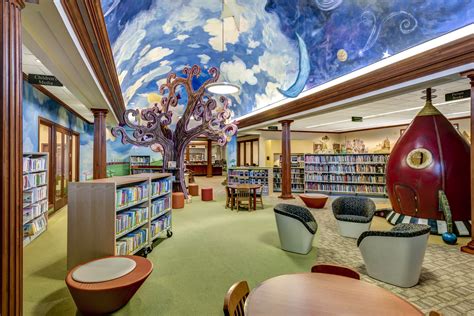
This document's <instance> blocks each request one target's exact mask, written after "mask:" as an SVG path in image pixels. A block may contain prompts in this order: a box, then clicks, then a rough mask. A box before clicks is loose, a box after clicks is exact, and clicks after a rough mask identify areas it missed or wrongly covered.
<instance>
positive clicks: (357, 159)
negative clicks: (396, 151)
mask: <svg viewBox="0 0 474 316" xmlns="http://www.w3.org/2000/svg"><path fill="white" fill-rule="evenodd" d="M387 160H388V155H386V154H372V155H340V156H335V155H307V156H305V161H306V162H307V163H330V162H332V163H351V162H352V163H371V162H374V163H386V162H387Z"/></svg>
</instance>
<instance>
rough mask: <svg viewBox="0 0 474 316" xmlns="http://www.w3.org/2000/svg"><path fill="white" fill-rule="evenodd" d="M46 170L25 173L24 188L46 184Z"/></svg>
mask: <svg viewBox="0 0 474 316" xmlns="http://www.w3.org/2000/svg"><path fill="white" fill-rule="evenodd" d="M46 179H47V178H46V172H40V173H30V174H24V175H23V190H27V189H30V188H34V187H37V186H40V185H44V184H46Z"/></svg>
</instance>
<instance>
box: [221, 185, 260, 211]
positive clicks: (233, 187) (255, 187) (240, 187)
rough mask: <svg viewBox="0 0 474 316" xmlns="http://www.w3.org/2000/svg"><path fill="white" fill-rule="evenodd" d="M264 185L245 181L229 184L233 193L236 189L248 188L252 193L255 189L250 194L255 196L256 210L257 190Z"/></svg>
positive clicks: (254, 207) (255, 206)
mask: <svg viewBox="0 0 474 316" xmlns="http://www.w3.org/2000/svg"><path fill="white" fill-rule="evenodd" d="M261 187H262V185H261V184H245V183H242V184H230V185H229V188H230V190H231V191H232V194H234V193H235V190H236V189H238V190H248V191H250V193H252V191H253V195H252V194H250V196H252V197H253V203H252V204H253V209H254V210H256V209H257V190H258V189H260V188H261Z"/></svg>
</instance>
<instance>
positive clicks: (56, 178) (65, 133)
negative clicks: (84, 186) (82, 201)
mask: <svg viewBox="0 0 474 316" xmlns="http://www.w3.org/2000/svg"><path fill="white" fill-rule="evenodd" d="M38 135H39V142H38V143H39V150H40V151H42V152H48V153H49V170H50V172H49V179H48V180H49V181H48V192H49V193H48V202H49V208H50V210H51V212H55V211H57V210H59V209H60V208H62V207H64V206H65V205H66V204H67V187H68V183H69V182H70V181H73V182H74V181H78V180H79V133H76V132H74V131H72V130H70V129H68V128H65V127H64V126H61V125H58V124H56V123H54V122H51V121H49V120H46V119H44V118H40V119H39V133H38Z"/></svg>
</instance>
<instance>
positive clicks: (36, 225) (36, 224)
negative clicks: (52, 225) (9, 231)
mask: <svg viewBox="0 0 474 316" xmlns="http://www.w3.org/2000/svg"><path fill="white" fill-rule="evenodd" d="M46 225H47V220H46V216H45V214H43V215H41V216H40V217H38V218H36V219H35V220H33V221H31V222H29V223H26V224H25V225H23V237H29V236H34V235H36V234H38V233H40V232H42V231H43V230H44V229H45V228H46Z"/></svg>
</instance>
